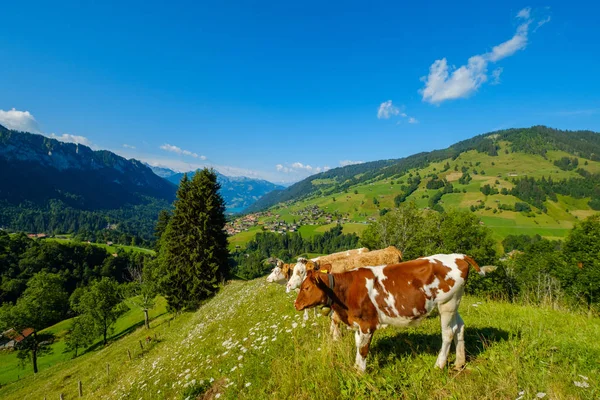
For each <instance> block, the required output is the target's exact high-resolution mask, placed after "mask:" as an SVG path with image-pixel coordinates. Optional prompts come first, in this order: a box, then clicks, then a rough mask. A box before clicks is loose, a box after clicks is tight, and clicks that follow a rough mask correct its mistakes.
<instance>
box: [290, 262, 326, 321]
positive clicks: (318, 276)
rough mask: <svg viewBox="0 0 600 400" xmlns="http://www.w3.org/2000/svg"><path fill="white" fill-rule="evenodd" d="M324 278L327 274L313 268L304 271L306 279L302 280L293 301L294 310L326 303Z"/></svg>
mask: <svg viewBox="0 0 600 400" xmlns="http://www.w3.org/2000/svg"><path fill="white" fill-rule="evenodd" d="M326 279H327V274H324V273H321V272H319V271H314V270H309V271H306V279H304V281H302V284H301V285H300V292H299V293H298V297H297V298H296V301H295V302H294V306H295V307H296V310H298V311H302V310H304V309H305V308H310V307H315V306H317V305H319V304H327V294H326V293H325V288H326V283H325V280H326Z"/></svg>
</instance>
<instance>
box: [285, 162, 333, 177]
mask: <svg viewBox="0 0 600 400" xmlns="http://www.w3.org/2000/svg"><path fill="white" fill-rule="evenodd" d="M275 169H276V170H277V172H282V173H284V174H292V175H296V176H297V177H299V178H305V177H307V176H309V175H312V174H318V173H319V172H325V171H329V169H330V168H329V166H327V165H325V166H323V167H313V166H312V165H310V164H303V163H301V162H299V161H296V162H295V163H292V164H291V165H289V164H287V165H284V164H276V165H275Z"/></svg>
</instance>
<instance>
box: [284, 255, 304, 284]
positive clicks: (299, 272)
mask: <svg viewBox="0 0 600 400" xmlns="http://www.w3.org/2000/svg"><path fill="white" fill-rule="evenodd" d="M306 264H308V260H307V259H306V258H304V257H300V258H298V262H297V263H296V265H294V270H293V272H292V277H291V278H290V280H289V281H288V283H287V285H286V287H285V291H286V293H289V292H291V291H292V290H293V289H297V288H299V287H300V285H301V284H302V281H303V280H304V278H306Z"/></svg>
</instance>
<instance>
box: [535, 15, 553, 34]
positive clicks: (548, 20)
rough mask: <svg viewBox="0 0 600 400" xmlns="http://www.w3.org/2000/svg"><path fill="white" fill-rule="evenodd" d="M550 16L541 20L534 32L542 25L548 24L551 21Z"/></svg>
mask: <svg viewBox="0 0 600 400" xmlns="http://www.w3.org/2000/svg"><path fill="white" fill-rule="evenodd" d="M550 19H551V18H550V16H548V17H547V18H544V19H543V20H541V21H539V22H538V23H537V26H536V27H535V29H534V30H533V31H534V32H535V31H537V30H538V29H540V27H541V26H542V25H544V24H547V23H548V22H550Z"/></svg>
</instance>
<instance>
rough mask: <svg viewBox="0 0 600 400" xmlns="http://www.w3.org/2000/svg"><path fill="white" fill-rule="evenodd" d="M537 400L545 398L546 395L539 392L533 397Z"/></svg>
mask: <svg viewBox="0 0 600 400" xmlns="http://www.w3.org/2000/svg"><path fill="white" fill-rule="evenodd" d="M535 396H536V397H537V398H538V399H543V398H544V397H546V393H544V392H539V393H538V394H536V395H535Z"/></svg>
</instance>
